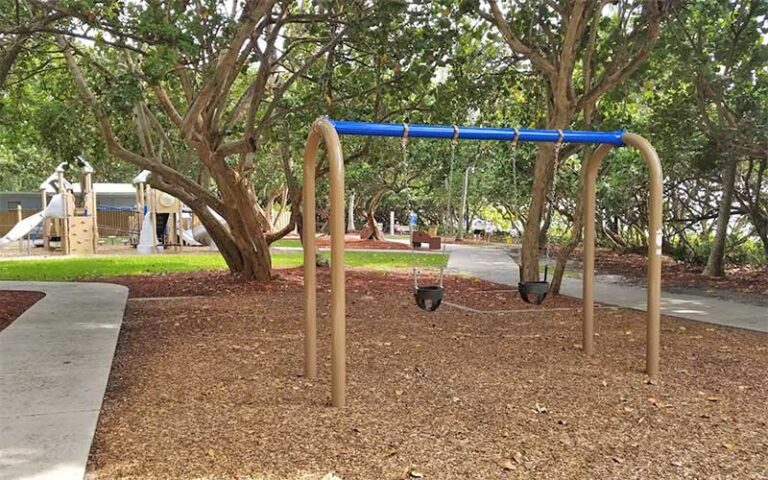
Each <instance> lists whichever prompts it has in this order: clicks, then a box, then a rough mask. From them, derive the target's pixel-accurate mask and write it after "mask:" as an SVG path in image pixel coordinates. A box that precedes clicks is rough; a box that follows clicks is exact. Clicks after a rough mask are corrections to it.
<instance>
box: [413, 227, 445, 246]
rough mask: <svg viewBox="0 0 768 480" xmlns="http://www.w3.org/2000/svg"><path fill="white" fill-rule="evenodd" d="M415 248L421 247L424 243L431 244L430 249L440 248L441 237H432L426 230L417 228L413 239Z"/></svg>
mask: <svg viewBox="0 0 768 480" xmlns="http://www.w3.org/2000/svg"><path fill="white" fill-rule="evenodd" d="M411 242H412V243H413V246H414V248H420V247H421V244H422V243H426V244H427V245H429V249H430V250H440V237H437V236H435V237H432V236H430V235H429V234H428V233H427V232H425V231H424V230H416V231H415V232H413V237H412V239H411Z"/></svg>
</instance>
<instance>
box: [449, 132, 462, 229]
mask: <svg viewBox="0 0 768 480" xmlns="http://www.w3.org/2000/svg"><path fill="white" fill-rule="evenodd" d="M458 145H459V127H457V126H456V125H453V140H451V167H450V169H449V171H448V218H447V220H448V223H449V224H450V225H451V235H455V234H456V228H455V227H456V226H455V225H454V223H453V210H452V208H451V206H452V205H451V204H452V203H453V164H454V163H456V147H457V146H458Z"/></svg>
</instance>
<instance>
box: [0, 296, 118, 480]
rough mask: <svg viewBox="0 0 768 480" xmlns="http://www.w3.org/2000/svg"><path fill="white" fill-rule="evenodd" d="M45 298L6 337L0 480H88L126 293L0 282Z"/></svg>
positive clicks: (0, 372) (1, 354)
mask: <svg viewBox="0 0 768 480" xmlns="http://www.w3.org/2000/svg"><path fill="white" fill-rule="evenodd" d="M0 290H28V291H38V292H44V293H45V294H46V296H45V297H44V298H42V299H41V300H40V301H38V302H37V303H36V304H35V305H33V306H32V307H31V308H30V309H29V310H27V311H26V312H24V313H23V314H22V315H21V316H20V317H19V318H17V319H16V321H14V322H13V323H12V324H11V325H10V326H9V327H8V328H6V329H5V330H3V331H2V332H0V479H2V480H10V479H14V480H22V479H23V480H31V479H35V480H38V479H51V480H53V479H56V480H69V479H77V480H82V478H83V476H84V474H85V466H86V463H87V461H88V452H89V450H90V448H91V441H92V440H93V435H94V432H95V431H96V421H97V420H98V418H99V411H100V410H101V402H102V399H103V398H104V391H105V389H106V386H107V379H108V377H109V371H110V368H111V365H112V357H113V355H114V352H115V345H116V344H117V336H118V334H119V332H120V325H121V323H122V321H123V312H124V310H125V302H126V300H127V298H128V289H127V288H126V287H123V286H120V285H109V284H98V283H54V282H0Z"/></svg>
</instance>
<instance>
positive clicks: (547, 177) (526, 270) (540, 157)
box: [520, 143, 554, 282]
mask: <svg viewBox="0 0 768 480" xmlns="http://www.w3.org/2000/svg"><path fill="white" fill-rule="evenodd" d="M553 153H554V145H553V144H551V143H544V144H542V145H540V146H539V148H538V151H537V152H536V162H535V166H534V171H533V188H532V194H531V204H530V207H529V209H528V220H527V221H526V223H525V231H524V232H523V246H522V249H521V251H520V261H521V263H522V265H520V267H521V270H520V272H521V279H522V280H523V281H533V282H535V281H538V280H539V236H540V233H541V221H542V217H543V216H544V210H545V208H546V206H547V191H548V190H549V184H550V181H551V179H552V174H551V172H552V168H551V167H552V163H553V162H552V159H553Z"/></svg>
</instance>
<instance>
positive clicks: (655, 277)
mask: <svg viewBox="0 0 768 480" xmlns="http://www.w3.org/2000/svg"><path fill="white" fill-rule="evenodd" d="M341 135H355V136H376V137H400V138H403V137H405V136H406V135H407V136H408V137H410V138H433V139H453V140H454V141H458V140H497V141H509V142H515V143H516V142H539V143H542V142H549V143H554V144H555V145H556V149H557V148H558V147H559V146H560V145H562V144H565V143H581V144H599V147H598V148H597V149H596V150H595V152H594V154H593V155H592V157H591V159H590V161H589V163H588V164H587V165H586V166H585V167H584V168H586V171H585V179H584V200H585V203H584V265H583V269H584V270H583V275H582V279H583V280H582V282H583V294H582V299H583V302H584V304H583V314H582V335H583V339H582V346H583V350H584V353H585V354H586V355H590V356H591V355H593V354H594V276H595V275H594V273H595V203H596V199H595V187H596V183H597V173H598V170H599V168H600V165H601V164H602V162H603V159H604V158H605V156H606V155H607V154H608V152H610V150H611V149H612V148H614V147H623V146H631V147H634V148H636V149H637V150H639V152H640V154H641V156H642V157H643V159H644V160H645V162H646V165H647V167H648V171H649V182H648V187H649V188H648V190H649V195H648V212H649V213H648V232H649V236H648V290H647V292H648V297H647V308H646V310H647V326H646V356H645V360H646V373H647V375H648V376H649V377H650V379H651V380H655V379H656V377H657V376H658V373H659V337H660V317H661V312H660V300H661V240H662V229H661V220H662V215H661V214H662V181H663V178H662V171H661V162H660V161H659V157H658V155H657V153H656V150H655V149H654V148H653V146H652V145H651V144H650V142H648V141H647V140H646V139H645V138H643V137H641V136H639V135H636V134H633V133H628V132H623V131H614V132H593V131H576V130H565V131H561V130H535V129H518V128H515V129H512V128H485V127H457V126H444V125H405V124H397V123H367V122H350V121H342V120H332V119H329V118H327V117H320V118H318V119H317V120H316V121H315V122H314V123H313V125H312V128H311V130H310V133H309V136H308V138H307V143H306V148H305V151H304V185H303V191H304V198H303V205H302V211H303V225H302V226H303V232H304V294H303V301H304V376H305V377H306V378H308V379H315V378H317V266H316V259H315V251H316V249H315V234H316V231H317V225H316V220H315V189H316V185H315V174H316V170H317V151H318V148H319V146H320V142H321V141H322V142H324V144H325V150H326V153H327V156H328V162H329V169H328V174H329V177H330V187H331V188H330V198H329V200H330V210H331V222H330V223H331V312H330V314H331V404H332V405H333V406H334V407H343V406H344V405H345V404H346V314H345V291H344V288H345V283H344V275H345V273H344V272H345V270H344V207H345V199H344V156H343V153H342V149H341V141H340V138H339V137H340V136H341ZM415 286H416V288H417V291H418V283H416V285H415ZM440 294H441V296H442V291H441V292H440ZM417 301H418V296H417Z"/></svg>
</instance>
